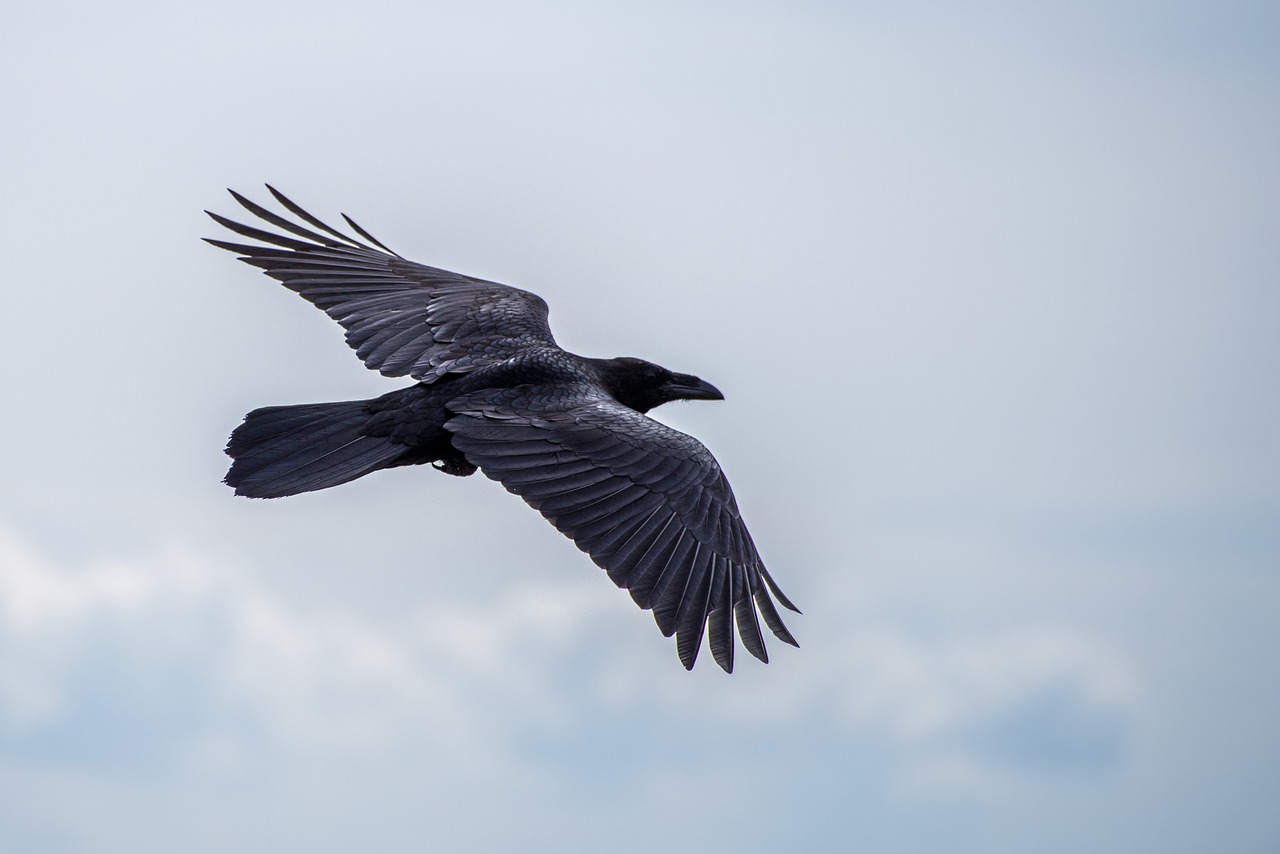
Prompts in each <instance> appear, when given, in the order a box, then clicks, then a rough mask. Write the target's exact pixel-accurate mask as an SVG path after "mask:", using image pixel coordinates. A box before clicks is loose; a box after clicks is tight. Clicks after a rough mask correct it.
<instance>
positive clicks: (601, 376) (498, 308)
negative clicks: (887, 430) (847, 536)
mask: <svg viewBox="0 0 1280 854" xmlns="http://www.w3.org/2000/svg"><path fill="white" fill-rule="evenodd" d="M267 189H268V190H270V191H271V194H272V195H273V196H274V197H275V199H276V201H278V202H279V203H280V204H281V205H282V206H283V207H284V208H285V209H286V210H288V211H289V212H290V213H291V214H293V215H294V216H295V217H296V218H297V220H300V221H301V223H305V225H303V224H300V223H299V222H297V221H294V220H290V219H287V218H286V217H284V216H281V215H279V214H276V213H273V212H272V211H269V210H267V209H266V208H264V207H262V206H260V205H258V204H256V203H254V202H252V201H250V200H249V199H246V198H245V197H243V196H241V195H240V194H239V193H236V192H235V191H234V190H232V191H230V192H231V195H232V196H233V197H234V198H235V200H236V201H237V202H239V203H240V204H241V205H242V206H243V207H244V208H245V209H247V210H248V211H249V212H250V213H252V214H254V215H255V216H257V217H258V218H260V219H262V220H264V221H265V222H267V223H269V224H271V225H273V226H275V227H276V228H277V229H280V231H283V232H287V233H288V235H293V236H287V235H286V234H281V233H278V232H273V231H265V230H263V229H260V228H254V227H252V226H248V225H242V224H240V223H238V222H234V221H232V220H230V219H227V218H225V217H222V216H219V215H218V214H215V213H210V212H208V211H206V213H209V216H211V217H213V219H214V220H215V221H216V222H218V223H219V224H220V225H223V226H225V227H226V228H228V229H230V230H231V231H233V232H235V233H236V234H239V235H241V236H243V237H247V238H249V239H251V240H256V241H260V242H261V243H264V244H267V245H265V246H255V245H247V244H241V243H230V242H227V241H223V240H213V239H210V238H205V239H206V240H208V242H209V243H212V244H213V245H214V246H218V247H221V248H223V249H227V250H230V251H232V252H235V253H237V254H238V255H239V256H240V260H241V261H244V262H246V263H248V264H252V265H253V266H255V267H261V268H262V269H263V270H264V271H265V272H266V274H267V275H268V276H270V277H272V278H273V279H277V280H279V281H280V282H281V283H283V284H284V286H285V287H287V288H289V289H290V290H292V291H296V292H297V293H298V294H301V295H302V297H303V298H304V299H306V300H307V301H308V302H311V303H312V304H314V305H315V306H317V307H318V308H321V309H323V310H324V311H325V313H327V314H328V315H329V316H330V317H332V318H333V319H334V320H336V321H338V323H340V324H341V325H342V326H343V328H345V329H346V331H347V334H346V338H347V343H348V344H350V345H351V346H352V347H353V348H355V351H356V355H358V356H359V357H360V358H361V360H363V361H364V363H365V365H367V366H368V367H370V368H373V369H375V370H378V371H380V372H381V373H383V374H385V375H386V376H389V377H401V376H406V375H408V376H410V377H413V378H414V379H416V380H418V382H417V384H415V385H412V386H409V387H408V388H403V389H399V390H397V391H393V392H390V393H388V394H384V395H383V396H381V397H377V398H374V399H373V400H357V401H349V402H345V403H315V404H303V405H298V406H268V407H265V408H263V409H255V410H254V411H253V412H250V413H249V414H248V415H246V416H245V419H244V423H243V424H241V425H240V426H239V427H237V428H236V429H235V431H234V432H233V433H232V434H231V439H230V441H229V442H228V444H227V454H228V455H229V456H230V457H231V458H232V459H233V460H234V462H233V463H232V465H231V470H230V471H228V472H227V477H226V483H227V485H228V486H232V487H234V488H235V491H236V494H237V495H247V496H249V497H251V498H278V497H280V496H284V495H296V494H298V493H301V492H310V491H312V490H316V489H327V488H328V487H330V486H337V485H338V484H340V483H346V482H347V481H350V480H355V479H356V478H358V477H363V476H364V475H366V474H368V473H369V472H372V471H377V470H378V469H385V468H393V467H395V466H406V465H419V464H422V463H430V464H431V465H432V466H434V467H435V468H437V469H439V470H440V471H442V472H445V473H446V474H452V475H460V476H465V475H470V474H474V473H475V471H476V469H477V468H478V469H480V470H481V471H483V472H484V473H485V475H486V476H488V477H489V478H491V479H493V480H496V481H498V482H499V483H501V484H502V485H503V486H505V487H506V488H507V489H508V490H509V491H511V492H514V493H515V494H516V495H519V496H520V497H521V498H523V499H524V500H525V502H526V503H527V504H528V505H529V506H530V507H533V508H534V509H535V510H537V511H539V512H540V513H542V515H543V516H545V517H546V518H547V520H548V521H549V522H551V524H553V525H555V526H556V528H557V529H558V530H559V531H560V532H561V533H563V534H564V535H565V536H567V537H569V538H570V539H572V540H573V541H574V542H575V543H577V545H578V548H580V549H582V550H583V551H584V552H586V553H587V554H589V555H590V556H591V559H592V560H594V561H595V562H596V563H597V564H598V565H599V566H601V567H602V568H603V569H604V570H605V571H606V572H608V574H609V577H610V578H611V579H612V580H613V582H614V583H615V584H617V585H618V586H619V587H625V588H626V589H627V590H629V591H630V592H631V596H632V598H633V599H635V601H636V604H637V605H639V606H640V607H641V608H644V609H646V610H647V609H650V608H651V609H653V615H654V618H655V619H656V620H657V622H658V628H660V629H661V630H662V633H663V635H665V636H667V637H670V636H671V635H672V634H674V635H675V636H676V650H677V652H678V654H679V656H680V661H681V662H682V663H683V664H684V666H685V667H686V668H690V669H691V668H692V667H693V664H694V660H695V659H696V658H697V655H698V649H699V647H700V646H701V645H702V636H703V634H704V632H705V633H707V634H708V635H709V645H710V647H711V654H712V655H713V656H714V657H715V660H716V662H717V663H718V664H719V665H720V666H721V667H722V668H724V669H725V671H727V672H732V671H733V651H734V642H733V625H734V622H735V619H736V622H737V627H738V634H739V635H740V636H741V638H742V643H743V645H744V646H746V648H747V650H748V651H749V652H750V653H751V654H752V655H754V656H755V657H756V658H758V659H760V660H761V661H766V662H767V661H768V660H769V658H768V654H767V653H766V652H765V645H764V636H763V635H762V634H761V632H760V622H759V619H758V618H757V613H758V615H759V617H763V618H764V622H765V624H766V625H767V626H768V627H769V628H770V629H771V630H772V631H773V633H774V635H776V636H777V637H778V638H779V639H781V640H782V641H784V642H786V643H789V644H791V645H793V646H796V645H797V644H796V641H795V638H793V637H792V636H791V633H790V632H789V631H787V628H786V626H784V625H783V623H782V620H781V618H780V617H779V616H778V612H777V610H776V609H775V607H774V604H773V600H772V599H771V598H770V595H769V594H770V592H772V594H773V595H774V596H776V597H777V598H778V601H779V602H781V603H782V604H783V605H784V606H785V607H787V608H789V609H791V610H793V611H797V609H796V607H795V606H794V605H792V604H791V602H789V601H788V600H787V597H786V596H784V595H783V594H782V592H781V591H780V590H779V589H778V586H777V585H776V584H775V583H774V581H773V579H772V578H770V577H769V573H768V572H767V571H766V570H765V568H764V564H763V563H762V562H761V560H760V555H759V554H758V553H757V552H756V547H755V544H754V543H752V541H751V535H750V534H749V533H747V528H746V525H744V524H743V522H742V517H741V516H740V515H739V513H738V505H737V502H736V501H734V498H733V493H732V491H730V489H729V482H728V481H727V480H725V476H724V474H723V473H722V472H721V470H720V466H719V464H717V463H716V460H715V458H714V457H712V456H711V453H710V452H709V451H708V450H707V449H706V448H705V447H703V445H702V443H701V442H699V441H698V440H697V439H694V438H693V437H692V436H687V435H685V434H684V433H681V432H679V431H677V430H673V429H671V428H670V427H667V426H666V425H664V424H661V423H659V422H657V421H654V420H653V419H651V418H648V417H646V416H645V413H646V412H648V411H649V410H650V409H653V408H654V407H655V406H660V405H661V404H663V403H667V402H669V401H672V400H723V399H724V395H722V394H721V393H720V391H719V390H718V389H716V387H715V386H713V385H711V384H710V383H708V382H705V381H703V380H701V379H699V378H697V377H695V376H690V375H689V374H677V373H674V372H672V371H669V370H667V369H666V368H662V367H659V366H658V365H655V364H652V363H650V362H646V361H644V360H643V359H633V358H617V359H591V358H587V357H584V356H577V355H574V354H573V353H569V352H567V351H565V350H562V349H560V347H559V346H557V344H556V342H555V339H553V338H552V337H551V329H550V327H549V326H548V324H547V304H546V303H545V302H544V301H543V300H542V298H541V297H538V296H537V295H535V294H531V293H529V292H528V291H522V290H519V289H518V288H512V287H508V286H506V285H500V284H497V283H495V282H486V281H484V280H483V279H474V278H472V277H470V276H463V275H459V274H457V273H450V272H448V271H446V270H439V269H436V268H434V267H427V266H424V265H422V264H417V263H414V262H413V261H407V260H405V259H404V258H402V257H400V256H399V255H397V254H396V253H395V252H392V251H391V250H390V249H387V247H385V246H384V245H383V244H382V243H380V242H378V241H377V240H376V239H375V238H374V237H373V236H372V235H370V234H369V233H368V232H367V231H365V230H364V229H363V228H361V227H360V226H359V225H357V224H356V223H355V222H354V221H353V220H352V219H351V218H350V217H348V216H347V215H346V214H343V218H344V219H345V220H346V222H347V224H348V225H349V226H350V227H351V228H352V230H354V231H355V232H356V234H358V235H359V236H360V238H363V241H362V240H359V239H356V238H352V237H349V236H347V235H345V234H343V233H342V232H340V231H337V230H336V229H333V228H330V227H329V226H327V225H325V224H324V223H323V222H321V221H320V220H318V219H316V218H315V217H313V216H312V215H311V214H309V213H307V212H306V211H304V210H303V209H302V208H300V207H298V206H297V205H296V204H294V203H293V202H292V201H290V200H289V199H287V198H285V196H284V195H282V194H281V193H279V192H277V191H276V190H275V188H273V187H271V186H270V185H268V186H267ZM299 238H300V239H299ZM708 626H709V631H708Z"/></svg>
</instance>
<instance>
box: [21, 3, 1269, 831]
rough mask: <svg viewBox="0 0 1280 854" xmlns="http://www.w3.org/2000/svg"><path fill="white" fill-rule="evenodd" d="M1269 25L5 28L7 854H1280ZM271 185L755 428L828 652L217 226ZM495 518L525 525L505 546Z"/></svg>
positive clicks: (1230, 15) (895, 19)
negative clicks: (473, 428)
mask: <svg viewBox="0 0 1280 854" xmlns="http://www.w3.org/2000/svg"><path fill="white" fill-rule="evenodd" d="M1278 41H1280V14H1277V12H1276V11H1275V9H1274V7H1273V6H1272V5H1271V4H1261V3H1256V4H1254V3H1213V4H1209V3H1160V4H1156V3H1145V2H1129V3H1119V4H1116V3H1072V4H1060V5H1058V6H1056V7H1048V6H1046V5H1045V4H1019V3H1012V2H987V3H978V4H968V5H967V6H966V7H965V8H964V9H963V10H961V9H959V8H958V7H953V6H952V5H950V4H933V3H927V2H922V3H915V4H895V5H889V4H856V3H849V4H833V3H800V4H774V3H752V4H715V3H699V4H676V3H661V2H659V3H645V4H633V3H616V4H582V3H525V4H500V3H473V4H465V5H463V4H453V5H449V4H431V3H425V4H417V3H415V4H408V3H391V2H383V3H369V4H363V5H362V6H361V7H360V8H359V9H356V8H354V7H348V5H347V4H336V3H335V4H324V3H307V4H303V3H264V4H249V3H239V2H230V3H223V4H217V5H216V6H213V5H210V6H204V7H202V6H199V5H189V6H179V5H173V4H146V3H125V4H122V5H119V6H116V7H112V8H111V9H109V10H108V9H106V8H99V7H93V6H89V5H87V4H85V5H81V4H74V3H72V4H63V5H60V6H59V5H56V4H43V5H40V6H38V7H37V6H29V7H24V9H22V10H20V11H18V12H16V13H15V14H14V15H13V16H11V18H10V19H9V20H8V21H7V23H6V27H5V29H4V32H3V33H2V34H0V48H2V50H0V66H2V68H3V74H4V79H5V80H6V81H7V83H6V84H5V86H4V88H3V89H0V108H3V112H4V115H5V116H6V118H7V125H8V127H9V128H10V130H9V132H8V133H6V134H5V135H4V139H3V140H0V155H2V156H0V175H3V187H4V190H5V198H4V203H3V204H0V233H3V234H4V235H5V241H6V246H7V247H8V250H9V251H8V253H7V258H6V264H7V271H6V276H5V282H6V284H5V285H4V288H5V296H6V306H7V309H8V315H7V317H8V322H7V323H6V334H5V335H4V336H3V343H0V348H3V351H2V353H3V357H4V358H3V359H0V365H3V367H2V368H0V371H3V388H4V389H5V394H6V398H7V400H8V401H9V404H8V406H7V407H6V412H7V414H8V417H7V418H5V419H3V421H2V422H0V441H2V443H3V447H4V448H5V449H6V451H5V454H4V460H5V476H4V477H3V478H2V479H0V848H3V849H4V850H13V851H31V852H46V851H47V852H115V851H120V852H125V851H127V852H130V854H135V853H136V852H168V851H174V850H182V851H193V852H202V851H210V852H213V851H226V850H239V851H248V852H255V851H278V850H311V851H318V852H327V851H347V850H352V849H356V848H359V849H362V850H370V849H372V850H385V851H410V850H413V851H417V850H423V849H424V848H428V849H431V850H468V851H507V850H529V851H565V850H570V851H577V850H581V851H598V850H606V851H651V850H653V848H654V846H656V845H662V846H664V847H666V848H668V849H669V850H674V851H693V850H721V849H724V848H728V847H730V846H732V847H733V848H734V849H735V850H742V851H764V850H779V849H783V850H814V851H844V850H859V851H863V852H933V851H937V850H940V849H944V850H947V851H955V852H983V854H987V852H1024V851H1037V852H1076V851H1082V850H1088V851H1096V852H1104V853H1105V852H1129V851H1135V850H1160V851H1168V852H1198V851H1204V850H1214V851H1223V852H1262V851H1274V850H1276V849H1277V847H1280V814H1278V813H1277V811H1276V809H1275V804H1276V803H1277V802H1280V727H1277V725H1276V721H1277V720H1280V668H1277V666H1276V663H1275V653H1274V650H1275V649H1276V648H1278V647H1280V488H1278V487H1280V441H1277V439H1276V437H1277V436H1280V395H1278V394H1277V391H1280V389H1277V381H1276V370H1275V366H1276V365H1277V364H1280V239H1278V238H1280V156H1278V155H1277V152H1280V110H1278V109H1277V104H1280V100H1277V94H1278V92H1277V90H1278V88H1280V60H1278V59H1277V54H1276V51H1275V45H1276V44H1277V43H1278ZM263 181H270V182H271V183H273V184H274V185H275V186H277V187H280V188H281V189H283V190H284V191H285V192H287V193H289V194H290V195H292V196H293V197H294V198H295V199H296V200H297V201H299V202H300V203H302V204H303V205H305V206H307V207H308V208H310V209H312V210H313V212H315V213H317V214H319V215H321V216H324V217H329V216H333V215H335V214H336V212H337V211H338V210H339V209H341V210H344V211H346V212H348V213H350V214H352V215H353V216H355V217H356V218H357V219H358V220H359V221H360V222H361V224H362V225H364V226H365V227H367V228H368V229H370V230H371V231H372V232H373V233H374V234H376V235H377V236H378V237H379V238H380V239H382V240H383V241H384V242H387V243H388V244H389V245H391V246H393V247H394V248H396V249H397V250H399V251H400V252H402V253H403V254H405V255H407V256H408V257H412V258H415V259H420V260H423V261H426V262H429V263H433V264H436V265H439V266H443V267H446V268H451V269H456V270H459V271H461V272H466V273H471V274H474V275H479V276H483V277H486V278H492V279H497V280H500V281H505V282H509V283H512V284H517V285H520V286H523V287H527V288H529V289H531V290H534V291H536V292H538V293H539V294H541V295H542V296H544V297H545V298H546V299H547V300H548V302H549V303H550V305H551V320H552V326H553V329H554V330H555V332H556V334H557V337H558V339H559V341H560V342H561V343H562V344H563V345H564V346H566V347H568V348H570V349H573V350H575V351H578V352H582V353H585V354H588V355H599V356H609V355H623V354H626V355H638V356H643V357H646V358H650V359H652V360H654V361H657V362H659V363H662V364H665V365H668V366H669V367H672V368H673V369H676V370H681V371H688V372H692V373H696V374H698V375H700V376H703V377H706V378H707V379H709V380H711V381H712V382H714V383H715V384H716V385H717V386H719V387H720V388H721V389H723V390H724V391H725V393H726V397H727V400H726V401H725V402H723V403H715V404H690V405H680V406H674V407H668V408H667V409H666V410H659V412H658V413H656V414H657V415H658V416H659V417H660V418H662V419H663V420H665V421H667V423H670V424H672V425H674V426H677V427H679V428H681V429H684V430H687V431H689V432H692V433H694V434H695V435H697V436H698V437H700V438H701V439H702V440H703V441H704V442H706V444H707V445H708V446H709V447H711V448H712V449H713V450H714V451H715V453H716V455H717V457H718V458H719V459H720V461H721V463H722V465H723V466H724V468H725V469H726V471H727V472H728V473H729V476H730V478H731V480H732V481H733V483H734V486H735V489H736V491H737V493H738V496H739V503H740V504H741V506H742V509H743V512H744V514H745V516H746V518H747V519H748V521H749V523H750V524H751V527H752V531H753V533H754V535H755V538H756V540H757V542H758V543H759V544H760V546H761V549H762V552H763V554H764V556H765V558H766V560H767V561H768V563H769V566H770V567H771V570H772V571H773V574H774V575H775V577H777V578H778V580H779V582H780V583H781V584H782V585H783V587H784V589H786V590H787V592H788V594H789V595H790V596H791V597H792V598H793V599H794V600H795V601H796V602H797V603H798V604H799V605H800V606H801V608H803V609H804V611H805V614H804V616H802V617H796V618H795V619H794V620H792V621H790V624H791V626H792V629H793V631H794V632H795V633H796V635H797V637H798V638H799V640H800V643H801V648H800V649H799V650H792V649H789V648H780V647H782V645H780V644H774V647H773V649H771V652H772V657H773V661H772V663H771V664H769V665H768V666H759V665H757V664H756V663H755V662H754V661H750V660H747V661H743V662H742V663H741V664H740V666H739V668H738V672H736V673H735V674H733V676H731V677H726V676H725V675H724V674H723V673H721V672H719V671H718V669H716V668H714V667H712V666H710V662H709V661H704V662H703V664H702V665H701V666H699V667H698V668H697V669H696V670H695V671H694V672H693V673H686V672H684V670H683V669H682V668H681V667H680V666H679V663H678V661H677V659H676V657H675V652H674V646H673V644H672V643H671V642H670V641H668V640H666V639H664V638H662V637H661V636H660V635H659V633H658V632H657V631H656V629H655V628H654V627H653V625H652V620H651V618H650V617H649V616H648V615H646V614H643V613H640V612H638V611H636V609H635V608H634V606H633V605H632V604H631V602H630V601H629V597H627V596H626V595H625V594H622V593H620V592H619V591H617V590H616V589H614V588H613V586H612V585H611V584H610V583H608V581H607V579H606V578H605V577H604V575H603V574H602V573H600V572H599V571H598V570H596V569H595V568H594V566H592V565H591V564H590V562H589V561H587V560H586V559H585V557H583V556H582V555H581V554H580V553H579V552H578V551H577V550H576V549H575V548H574V547H573V545H572V544H571V543H569V542H568V541H566V540H564V539H563V538H561V537H560V536H559V535H558V534H556V532H555V531H554V530H552V529H551V528H550V526H548V525H546V523H545V522H543V521H542V520H541V519H539V518H538V516H537V514H536V513H533V512H532V511H530V510H529V509H528V508H526V507H524V506H523V505H522V504H521V503H520V502H519V501H518V500H516V499H515V498H514V497H512V496H510V495H508V494H506V493H505V492H504V491H503V490H502V489H500V488H499V487H498V486H497V485H496V484H494V483H492V482H489V481H487V480H485V479H483V478H470V479H466V480H461V479H454V478H443V477H440V476H439V475H437V474H435V473H434V472H431V471H426V470H417V471H404V470H398V471H393V472H384V473H380V474H377V475H375V476H372V477H369V478H367V479H365V480H362V481H359V482H356V483H353V484H349V485H347V486H343V487H341V488H339V489H335V490H331V491H327V492H324V493H317V494H313V495H307V496H301V497H297V498H293V499H287V500H283V501H278V502H249V501H245V500H242V499H235V498H234V497H233V496H232V495H231V493H230V490H228V489H226V488H225V487H223V486H222V485H221V484H220V483H219V480H220V478H221V476H222V474H223V473H224V471H225V465H226V459H225V457H224V456H223V455H222V453H221V449H222V447H223V445H224V443H225V440H226V435H227V433H228V432H229V431H230V429H231V428H233V427H234V426H235V425H236V424H237V423H238V422H239V419H240V418H241V416H242V415H243V414H244V412H246V411H248V410H249V409H252V408H255V407H258V406H262V405H267V404H282V403H294V402H310V401H324V400H342V399H351V398H359V397H367V396H372V395H375V394H379V393H382V392H383V391H385V390H387V389H388V388H390V387H393V385H391V383H392V382H393V381H389V380H386V379H384V378H381V377H378V376H377V375H375V374H372V373H369V372H367V371H365V370H364V369H363V367H362V366H361V365H360V363H359V362H358V360H357V359H355V358H354V356H353V354H351V353H350V352H349V351H348V350H347V349H346V348H345V347H344V346H343V344H342V340H341V331H340V330H339V329H338V328H337V327H336V326H334V325H333V324H332V323H331V322H330V321H328V319H327V318H325V317H324V316H323V315H322V314H321V313H320V312H317V311H315V310H313V309H311V308H309V307H308V306H307V305H306V304H305V303H303V302H302V301H301V300H298V299H297V298H296V297H295V296H293V295H292V294H289V293H288V292H286V291H285V290H284V289H282V288H279V287H278V286H276V285H274V284H273V283H272V282H271V281H270V280H268V279H266V278H265V277H262V276H260V275H257V274H256V273H255V272H254V271H252V270H250V269H249V268H246V267H244V266H243V265H237V264H236V263H234V262H233V260H232V259H231V258H229V257H227V256H226V255H225V253H220V252H217V251H215V250H213V249H212V248H210V247H208V246H207V245H205V244H202V243H201V242H200V241H199V238H200V237H201V236H207V235H212V234H213V233H214V229H215V226H213V225H212V223H210V222H208V221H207V219H205V217H204V215H203V214H202V213H201V210H202V209H204V208H210V209H213V210H218V211H222V212H224V213H230V212H232V210H233V203H232V202H231V200H230V199H229V197H227V196H226V195H225V192H224V190H223V188H224V187H228V186H230V187H235V188H237V189H239V190H241V191H242V192H247V193H249V194H250V195H254V196H256V197H258V198H260V199H263V198H265V193H264V192H262V191H260V190H259V189H258V188H259V187H260V186H261V183H262V182H263ZM494 532H497V533H496V534H495V533H494Z"/></svg>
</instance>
